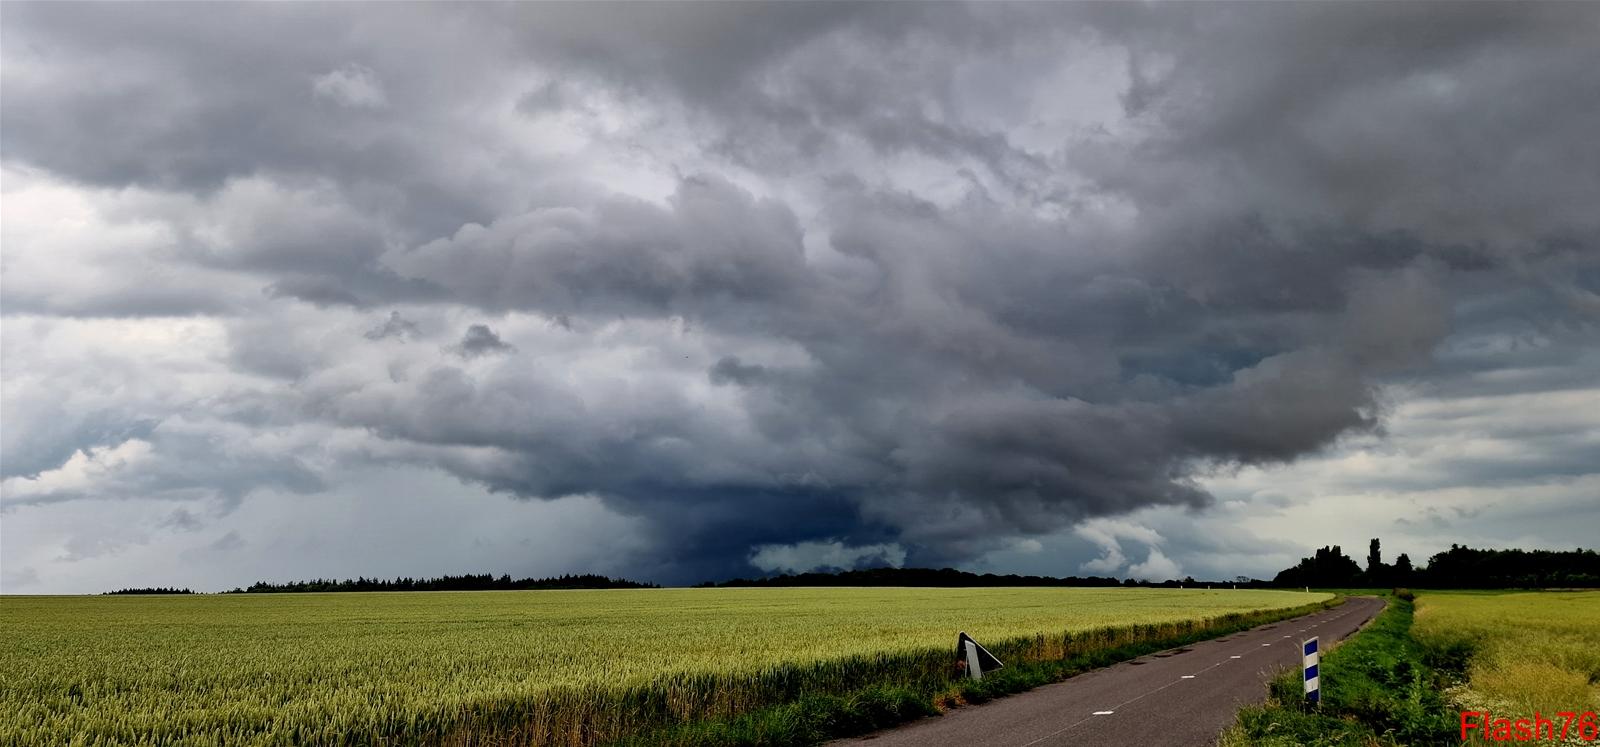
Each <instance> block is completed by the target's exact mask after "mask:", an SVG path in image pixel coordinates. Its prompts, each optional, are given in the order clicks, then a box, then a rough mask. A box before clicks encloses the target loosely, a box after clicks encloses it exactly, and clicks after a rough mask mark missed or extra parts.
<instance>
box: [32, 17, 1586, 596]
mask: <svg viewBox="0 0 1600 747" xmlns="http://www.w3.org/2000/svg"><path fill="white" fill-rule="evenodd" d="M616 10H617V9H616V8H615V7H614V6H606V7H597V6H587V5H566V4H532V5H517V6H477V5H474V6H404V7H400V6H396V7H391V8H386V9H385V10H384V11H383V12H381V13H379V12H374V9H373V8H370V7H362V6H355V5H347V6H323V7H318V8H306V7H297V8H292V9H290V8H283V7H269V6H237V5H235V6H190V5H183V6H168V5H154V4H138V5H125V6H104V5H79V4H71V5H35V4H22V3H12V4H7V5H6V7H5V9H4V14H5V23H4V32H3V34H4V47H5V56H6V61H7V64H6V66H5V71H4V73H3V76H4V78H3V87H4V91H5V106H4V108H3V111H0V128H3V131H4V138H3V151H0V153H3V157H4V160H5V163H6V164H7V165H8V168H12V169H14V170H17V172H18V173H26V174H29V175H32V177H33V178H39V179H49V180H54V181H56V182H59V183H63V184H68V185H72V186H73V187H75V188H79V189H85V190H98V191H99V192H97V194H102V195H107V194H122V195H124V196H122V197H117V198H115V200H114V201H113V202H114V204H111V206H110V207H107V208H104V209H103V210H102V212H103V213H104V214H105V215H106V216H108V217H107V218H106V220H107V221H108V222H110V223H111V224H116V225H133V224H138V225H156V224H159V225H162V226H165V228H163V229H162V231H164V233H161V234H160V236H159V239H151V240H150V242H151V243H149V244H141V245H140V246H144V247H145V248H144V249H138V250H134V249H130V250H129V251H145V252H147V258H146V260H145V261H147V262H149V263H152V265H158V266H159V267H160V268H161V271H160V273H155V274H151V275H149V276H138V277H129V276H126V275H120V274H117V273H111V272H107V273H93V272H88V271H87V270H86V271H84V273H82V274H81V276H75V277H73V278H69V279H61V280H59V282H60V283H61V284H62V285H61V287H59V288H57V287H53V286H51V285H50V283H51V282H57V279H56V278H55V276H50V277H44V276H40V277H38V278H32V277H29V276H27V275H26V274H23V275H21V276H19V274H18V271H8V274H7V275H6V276H5V279H4V283H5V287H4V292H5V295H6V299H7V301H6V308H5V313H6V314H11V315H35V316H43V317H59V318H63V319H78V318H95V319H102V318H128V319H137V318H152V317H157V316H159V317H184V316H196V317H209V318H216V319H221V320H223V321H224V322H225V324H226V326H227V330H228V335H229V341H228V347H229V350H230V351H231V354H230V355H231V357H229V358H228V365H229V366H230V367H231V369H232V370H233V371H235V372H238V373H240V374H241V375H244V374H248V378H247V379H242V381H243V382H244V383H238V384H236V385H230V386H227V387H223V389H224V390H225V391H222V392H220V393H218V394H216V395H215V396H210V398H209V399H207V400H205V401H204V402H195V403H191V404H190V405H188V407H190V408H191V409H190V410H189V411H186V412H190V413H192V411H193V410H194V409H199V410H203V411H204V412H205V413H206V414H207V416H209V417H212V418H215V420H216V421H217V422H218V423H220V424H221V425H218V426H217V427H218V428H228V429H242V430H244V431H252V430H253V431H262V432H265V431H268V430H270V429H273V428H295V427H302V426H305V427H311V426H315V427H325V428H329V429H334V430H336V431H338V432H341V433H356V434H362V435H363V437H364V438H370V439H373V440H374V441H375V442H379V443H381V444H382V445H383V446H382V448H383V449H387V450H386V451H384V452H383V454H384V455H383V457H382V458H383V459H389V460H398V461H404V462H409V463H413V464H417V465H422V466H425V467H428V468H432V469H438V470H444V471H446V472H448V473H450V474H453V475H455V476H458V477H459V478H461V479H463V480H465V481H468V482H471V483H475V484H481V485H484V486H487V487H489V488H490V489H492V490H495V491H501V492H503V493H505V494H506V495H507V496H508V499H527V500H546V499H555V498H560V497H563V496H572V495H591V496H596V497H598V498H599V499H600V500H601V501H603V502H604V503H605V505H606V506H608V507H609V508H611V509H612V510H613V511H615V512H618V513H621V514H624V515H626V516H630V517H634V518H636V519H639V520H641V523H640V524H639V526H640V527H642V529H641V530H640V531H642V532H644V533H645V535H646V536H645V540H646V541H645V543H644V544H643V545H642V547H644V548H645V549H643V550H640V551H639V554H638V556H637V557H635V558H633V559H632V560H630V561H629V562H630V563H632V564H633V566H632V567H633V568H634V569H635V572H636V573H640V574H643V575H644V576H646V577H648V578H650V579H651V580H657V581H666V582H676V581H686V580H687V581H697V580H701V579H704V578H720V577H727V576H732V575H749V573H750V570H751V568H750V560H751V557H752V554H753V553H755V552H756V550H757V548H762V547H770V546H784V545H800V544H802V543H837V546H842V547H844V548H846V549H848V548H860V547H881V546H885V545H898V546H899V547H901V548H903V549H904V550H905V553H906V556H905V561H904V562H906V563H909V564H914V565H940V564H946V563H961V562H964V561H967V560H970V559H972V558H975V557H978V556H980V555H982V554H983V553H986V552H990V551H993V550H995V549H997V548H1001V547H1004V546H1007V544H1008V543H1010V542H1013V541H1015V540H1017V539H1019V538H1027V537H1030V536H1037V535H1043V534H1046V533H1050V532H1056V531H1060V530H1062V529H1064V528H1067V527H1071V526H1073V525H1075V524H1077V523H1079V522H1081V521H1084V520H1086V519H1092V518H1095V517H1112V516H1119V515H1123V514H1127V513H1129V512H1131V511H1135V510H1137V509H1141V508H1145V507H1150V506H1187V507H1197V508H1198V507H1205V506H1207V505H1209V504H1210V503H1211V501H1212V499H1211V496H1209V495H1208V494H1207V492H1206V491H1205V490H1204V489H1202V488H1201V487H1200V485H1199V483H1198V480H1199V479H1200V478H1201V477H1203V476H1205V475H1208V474H1213V473H1215V472H1217V471H1226V470H1229V469H1232V468H1236V467H1238V466H1241V465H1269V464H1279V463H1286V462H1291V461H1293V460H1296V459H1297V458H1300V457H1302V456H1305V455H1308V454H1313V453H1317V452H1319V451H1321V450H1324V449H1326V448H1328V447H1330V446H1331V445H1333V444H1335V443H1336V442H1338V440H1339V439H1340V438H1341V437H1346V436H1349V435H1352V434H1360V433H1366V432H1372V431H1374V430H1376V429H1379V428H1380V427H1381V424H1382V422H1383V416H1384V413H1385V408H1386V406H1387V403H1386V402H1385V401H1383V399H1382V398H1381V397H1380V396H1379V394H1378V392H1379V385H1380V384H1382V383H1383V382H1385V381H1389V380H1393V379H1395V378H1403V377H1415V378H1418V379H1422V380H1437V381H1443V382H1448V381H1449V380H1450V377H1451V376H1452V375H1454V374H1455V373H1457V372H1458V371H1459V370H1461V369H1464V368H1466V367H1469V366H1471V365H1472V362H1471V361H1470V360H1464V359H1463V360H1455V359H1450V358H1448V357H1441V356H1438V355H1436V351H1437V349H1438V347H1439V346H1440V344H1441V343H1442V342H1443V341H1444V340H1446V339H1447V338H1448V337H1449V336H1450V335H1452V334H1459V333H1461V332H1462V331H1463V330H1467V331H1470V330H1471V329H1473V328H1475V326H1476V325H1483V326H1485V327H1486V328H1487V327H1490V326H1492V325H1494V324H1498V323H1500V322H1501V321H1502V320H1504V319H1507V318H1520V319H1526V320H1533V322H1530V323H1534V324H1537V325H1540V329H1541V331H1542V333H1543V334H1545V335H1546V337H1547V338H1551V339H1558V340H1566V341H1569V342H1572V345H1570V346H1569V348H1571V347H1577V348H1582V347H1583V346H1589V347H1590V348H1592V346H1593V344H1594V340H1595V319H1596V313H1597V311H1600V300H1597V299H1600V296H1597V295H1596V293H1597V292H1600V262H1597V259H1596V257H1597V255H1596V247H1597V242H1600V210H1596V207H1595V206H1596V205H1600V148H1596V146H1595V143H1594V133H1595V132H1600V75H1597V74H1596V72H1595V71H1596V70H1600V45H1597V44H1596V43H1595V39H1596V38H1597V33H1600V7H1596V6H1592V5H1582V4H1537V5H1502V4H1496V3H1472V4H1464V5H1448V4H1439V3H1428V4H1408V3H1398V4H1381V5H1380V4H1360V5H1351V4H1337V5H1334V4H1295V5H1259V4H1250V5H1222V6H1217V5H1193V6H1191V5H1156V6H1145V5H1121V6H1106V5H1037V4H1024V5H1007V4H980V5H974V6H963V5H953V4H937V5H932V4H930V5H911V4H875V5H854V4H821V5H803V6H802V5H789V4H765V5H726V4H697V5H679V4H651V5H647V6H637V7H630V8H629V11H630V12H627V13H619V12H615V11H616ZM563 138H565V139H563ZM567 140H572V141H574V142H579V143H581V146H571V147H570V148H567V150H562V149H561V148H558V147H556V146H555V145H549V146H548V147H545V145H547V144H549V143H556V142H563V143H564V142H567ZM530 143H533V144H534V145H529V144H530ZM535 146H538V147H535ZM562 147H566V146H562ZM640 153H643V154H646V155H638V154H640ZM597 163H603V164H606V165H605V166H604V167H603V168H602V166H597V165H596V164H597ZM641 163H644V164H645V165H644V166H640V165H639V164H641ZM628 169H636V171H628ZM128 194H137V195H142V196H141V197H129V196H126V195H128ZM105 199H107V200H113V198H111V197H106V198H105ZM8 213H9V211H8ZM8 217H9V215H8ZM130 230H131V229H130ZM140 235H141V236H142V235H143V234H140ZM141 240H142V239H141ZM7 243H8V245H9V244H11V243H12V242H11V241H10V240H8V242H7ZM7 251H8V254H10V253H12V252H13V251H17V252H20V251H22V250H13V249H12V247H11V246H8V247H7ZM217 277H221V278H231V279H235V280H238V281H239V282H240V287H244V288H247V289H248V290H249V292H248V293H238V292H233V291H225V290H224V289H223V288H222V286H219V285H217V284H216V283H215V282H213V281H211V280H208V278H217ZM135 286H136V290H137V291H138V292H133V289H135ZM85 288H87V290H84V289H85ZM1490 303H1496V304H1500V305H1499V306H1498V307H1497V310H1496V311H1493V312H1489V313H1486V312H1483V311H1482V309H1483V304H1490ZM397 308H403V309H404V310H405V311H404V312H403V313H402V312H401V311H396V310H395V309H397ZM291 314H292V315H294V316H293V319H294V320H295V321H290V316H289V315H291ZM351 315H355V316H357V317H359V319H360V322H359V324H357V325H355V326H351V325H350V324H347V323H345V322H344V321H335V320H343V319H346V318H348V317H349V316H351ZM305 320H310V321H305ZM318 320H323V321H318ZM530 320H535V321H537V322H538V323H539V324H538V325H533V324H532V322H530ZM301 324H310V325H313V326H316V325H319V324H321V325H324V327H325V329H322V331H320V332H317V334H316V335H314V336H311V335H310V332H309V331H308V330H306V329H305V328H301V327H297V328H296V329H297V331H296V332H293V333H290V332H288V331H286V330H288V328H289V327H290V326H293V325H301ZM540 325H542V326H540ZM463 330H464V331H463ZM313 339H314V342H312V341H308V340H313ZM330 340H332V342H330ZM1574 341H1575V342H1574ZM411 342H419V343H420V344H409V343H411ZM313 348H314V350H313ZM341 348H342V349H343V350H340V349H341ZM10 356H11V357H10V358H8V360H7V361H6V365H7V367H8V373H9V372H10V371H11V370H13V369H16V368H18V367H27V366H30V365H32V361H31V359H30V358H29V356H28V354H27V352H26V351H22V352H13V353H10ZM358 360H359V361H381V362H377V363H372V364H370V365H368V364H366V363H362V364H360V365H357V364H355V363H351V362H350V361H358ZM1591 363H1592V361H1591ZM40 365H43V364H40ZM1569 370H1570V369H1569ZM1591 373H1592V371H1591ZM8 401H9V400H8ZM151 407H155V406H154V405H151ZM28 412H29V413H36V414H38V417H39V418H40V419H41V422H43V421H44V420H50V421H51V422H52V425H50V427H48V428H44V427H43V426H41V429H40V430H37V431H34V432H33V434H31V435H33V436H34V438H31V439H26V443H24V442H23V441H15V440H13V439H12V437H11V435H10V433H9V432H8V434H7V438H6V460H5V461H6V466H5V472H6V475H7V476H13V477H15V476H22V477H29V476H33V475H37V474H39V473H40V472H43V471H47V470H49V469H53V468H56V467H59V466H60V465H61V464H63V463H64V462H65V461H66V459H67V457H68V456H69V455H71V454H73V453H75V452H77V451H78V450H81V449H91V448H94V447H109V446H113V445H115V444H117V443H123V442H125V441H127V439H128V438H130V437H132V436H130V435H129V434H131V433H134V432H137V434H138V435H139V437H140V438H142V439H143V440H144V441H147V442H149V443H151V444H152V446H151V449H152V454H151V456H149V457H148V458H143V460H142V461H138V462H137V464H135V462H134V461H129V462H128V464H129V465H133V466H128V467H125V468H118V469H119V470H121V471H115V470H109V468H108V471H107V472H106V474H107V475H110V477H107V478H106V480H107V482H105V483H104V484H101V485H99V486H98V487H97V488H96V489H97V490H99V491H100V493H101V494H102V495H104V494H108V493H109V494H126V495H127V496H129V497H137V496H140V495H150V494H152V493H160V492H161V491H170V490H184V491H200V490H206V489H212V490H215V491H217V492H218V494H220V495H223V496H224V497H225V499H226V500H229V501H237V500H242V499H245V498H244V496H247V495H248V494H249V492H250V491H251V490H252V489H254V488H255V487H261V486H272V485H277V486H289V488H290V489H292V490H296V491H316V490H318V489H319V488H320V483H319V480H318V477H317V473H318V471H319V470H322V469H333V468H334V467H332V466H330V465H331V464H334V463H337V462H339V461H340V460H344V459H357V458H364V459H372V458H376V457H373V456H372V455H371V452H372V451H373V450H377V449H379V448H380V447H377V446H374V447H371V448H370V449H368V450H366V451H361V450H359V449H352V450H351V451H348V452H340V453H338V454H331V455H330V453H328V452H327V451H320V452H319V451H317V450H316V449H310V450H307V449H306V448H302V449H300V450H298V451H294V452H293V453H274V452H273V451H272V448H273V446H272V444H271V443H269V442H266V441H260V442H252V444H253V445H252V446H251V448H248V449H242V450H233V451H229V452H228V453H227V454H226V460H225V461H222V462H219V461H218V457H217V456H216V455H215V454H214V453H213V452H212V451H208V450H209V449H216V448H220V447H216V446H215V444H216V443H217V442H216V441H215V440H214V439H213V440H207V439H206V438H205V436H204V435H203V434H199V433H193V432H188V431H183V432H179V433H177V434H176V435H174V434H173V432H172V431H171V426H170V424H171V423H173V422H176V421H175V420H171V421H169V420H167V419H175V418H179V417H180V416H182V415H183V414H184V413H179V412H165V413H163V412H161V411H159V408H157V409H154V410H152V409H149V408H146V409H145V410H140V411H134V412H127V413H125V412H121V411H119V409H118V407H117V406H116V405H115V404H114V403H112V404H106V403H102V404H100V405H97V406H96V409H93V410H90V411H84V412H64V411H63V412H51V411H48V408H46V409H37V408H35V409H33V410H29V411H28ZM17 414H18V417H21V416H22V414H24V413H21V411H20V410H19V412H18V413H17ZM11 415H12V413H8V419H9V417H10V416H11ZM47 415H48V416H51V417H48V418H47V417H46V416H47ZM164 422H165V423H168V425H166V426H163V425H158V424H159V423H164ZM7 430H8V431H16V430H17V429H16V428H15V427H11V428H8V429H7ZM230 432H231V431H230ZM329 448H331V447H329ZM355 452H360V456H359V457H357V456H351V454H352V453H355ZM162 460H183V461H182V462H181V463H182V464H190V465H192V464H204V465H211V466H207V467H206V468H205V469H199V470H186V469H181V468H179V467H178V466H177V465H178V464H179V463H178V462H176V461H174V462H171V463H166V462H163V461H162ZM218 464H224V465H226V467H225V468H224V467H218V466H215V465H218ZM113 472H114V473H115V474H113ZM96 474H100V473H96ZM118 491H121V492H120V493H119V492H118ZM73 496H74V494H73V493H72V492H71V490H70V489H67V488H63V489H61V490H58V491H55V492H45V493H38V494H32V495H31V497H30V496H24V497H17V496H12V497H11V498H10V499H9V500H12V501H21V502H27V501H36V502H45V501H52V500H67V499H71V498H72V497H73ZM236 539H237V538H236ZM843 557H850V558H853V557H860V558H863V559H869V558H870V559H871V560H873V561H874V562H878V561H881V560H882V558H883V557H884V555H883V554H882V553H881V552H877V551H873V552H870V553H868V552H860V553H855V554H853V555H852V554H850V553H849V552H846V553H845V554H844V556H843ZM1068 570H1071V569H1068Z"/></svg>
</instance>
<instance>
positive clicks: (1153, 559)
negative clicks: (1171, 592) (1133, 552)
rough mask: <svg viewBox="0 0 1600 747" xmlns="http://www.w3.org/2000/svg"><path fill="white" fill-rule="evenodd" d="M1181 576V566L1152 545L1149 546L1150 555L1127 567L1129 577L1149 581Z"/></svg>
mask: <svg viewBox="0 0 1600 747" xmlns="http://www.w3.org/2000/svg"><path fill="white" fill-rule="evenodd" d="M1182 576H1183V567H1182V566H1180V565H1178V564H1177V562H1175V561H1173V560H1172V559H1171V558H1168V557H1167V556H1166V555H1163V554H1162V553H1161V551H1160V550H1158V549H1156V548H1154V547H1152V548H1150V555H1149V556H1148V557H1146V558H1145V561H1144V562H1143V563H1136V564H1134V565H1133V566H1131V567H1130V568H1128V577H1129V578H1138V579H1145V580H1149V581H1167V580H1171V579H1175V578H1181V577H1182Z"/></svg>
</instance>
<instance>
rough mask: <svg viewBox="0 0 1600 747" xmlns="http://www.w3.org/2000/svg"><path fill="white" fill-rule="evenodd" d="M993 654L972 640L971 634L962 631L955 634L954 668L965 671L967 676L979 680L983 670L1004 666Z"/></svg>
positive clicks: (989, 670) (988, 670)
mask: <svg viewBox="0 0 1600 747" xmlns="http://www.w3.org/2000/svg"><path fill="white" fill-rule="evenodd" d="M1004 666H1005V665H1004V664H1001V663H1000V660H999V659H996V658H995V657H994V654H991V653H989V651H988V649H985V648H984V647H983V646H981V645H979V644H978V642H977V641H974V640H972V636H969V635H967V634H966V633H965V632H962V633H961V634H960V635H958V636H956V670H957V671H958V672H965V673H966V675H967V677H968V678H971V679H975V680H981V679H983V673H984V672H992V671H994V670H996V669H1000V668H1001V667H1004Z"/></svg>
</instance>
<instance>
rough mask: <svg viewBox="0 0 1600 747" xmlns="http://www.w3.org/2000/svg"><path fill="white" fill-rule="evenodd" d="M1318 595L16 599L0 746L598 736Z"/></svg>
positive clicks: (815, 593) (6, 606)
mask: <svg viewBox="0 0 1600 747" xmlns="http://www.w3.org/2000/svg"><path fill="white" fill-rule="evenodd" d="M1327 597H1328V595H1325V594H1301V593H1296V592H1281V591H1244V590H1239V591H1235V590H1227V591H1220V590H1219V591H1204V590H1162V589H859V588H856V589H659V590H628V591H545V592H460V593H452V592H434V593H393V594H285V595H227V596H195V597H186V596H173V597H7V598H6V599H5V600H4V602H3V603H0V641H4V643H3V644H0V645H3V649H0V744H67V743H72V744H85V745H88V744H108V743H130V742H156V743H184V744H215V743H218V742H226V743H228V744H241V743H251V744H266V743H284V742H301V743H318V744H328V743H363V744H365V743H371V742H373V741H390V742H418V741H421V742H434V741H456V742H462V741H484V740H485V739H486V738H487V740H488V741H491V742H496V741H498V742H511V741H518V740H523V741H526V740H529V739H535V740H538V741H549V742H556V743H564V744H593V743H596V742H600V741H604V740H605V739H608V738H611V737H615V736H618V735H625V734H629V733H638V732H639V731H640V730H641V729H645V728H649V727H652V726H659V725H661V724H670V723H675V722H681V721H684V720H692V719H703V718H713V717H722V716H726V715H729V714H737V713H741V712H745V711H748V710H750V709H753V708H759V707H762V706H765V705H770V704H773V703H776V702H784V701H785V700H787V699H792V698H794V697H797V696H798V695H801V694H805V693H810V692H819V691H839V692H843V691H848V690H850V689H852V688H858V687H863V686H866V685H869V684H874V683H879V682H882V681H884V680H886V679H887V680H891V681H896V682H904V683H909V684H912V685H916V686H919V687H923V688H930V687H938V686H939V683H941V682H948V680H949V678H950V677H951V672H950V660H951V651H952V650H953V644H954V639H955V634H956V632H957V631H958V630H966V631H968V632H969V633H971V634H972V635H973V636H975V637H976V638H977V639H978V640H979V641H981V642H983V643H985V644H988V645H989V646H990V648H991V650H994V651H995V653H997V654H998V655H1000V656H1001V657H1002V658H1003V659H1004V658H1006V657H1012V659H1013V660H1016V659H1028V658H1035V659H1044V658H1049V657H1060V656H1062V655H1063V654H1064V653H1065V652H1067V651H1068V650H1082V649H1087V648H1091V647H1094V646H1101V647H1105V646H1110V645H1116V644H1118V643H1119V642H1122V643H1126V642H1128V641H1136V640H1150V639H1155V638H1158V637H1160V636H1170V635H1173V634H1187V633H1192V632H1195V631H1197V630H1199V629H1200V628H1201V627H1202V626H1203V625H1204V623H1203V622H1202V621H1204V620H1208V619H1209V620H1217V619H1220V618H1224V617H1225V616H1227V615H1229V614H1231V613H1242V612H1246V611H1251V610H1262V609H1283V608H1288V607H1295V606H1300V605H1305V604H1308V603H1313V602H1316V601H1319V600H1322V599H1326V598H1327ZM1113 628H1114V629H1116V630H1115V632H1111V631H1109V630H1108V629H1113ZM1097 629H1098V630H1097Z"/></svg>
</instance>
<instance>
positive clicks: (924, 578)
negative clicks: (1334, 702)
mask: <svg viewBox="0 0 1600 747" xmlns="http://www.w3.org/2000/svg"><path fill="white" fill-rule="evenodd" d="M1207 583H1208V582H1204V581H1195V580H1194V579H1193V578H1186V579H1183V580H1181V581H1180V580H1173V581H1161V582H1151V581H1136V580H1134V579H1131V578H1130V579H1127V580H1125V581H1119V580H1117V579H1115V578H1107V577H1103V576H1063V577H1060V578H1057V577H1054V576H1018V575H1016V574H1007V575H1004V576H1002V575H997V574H994V573H982V574H979V573H972V572H969V571H958V570H956V569H954V568H938V569H934V568H867V569H863V570H855V571H836V572H831V573H799V574H787V573H786V574H782V575H778V576H771V577H767V578H755V579H750V578H736V579H733V580H731V581H722V582H720V583H717V582H711V581H707V582H705V583H702V584H697V588H706V587H737V586H922V587H974V586H977V587H983V586H1088V587H1107V586H1157V587H1170V588H1177V587H1179V586H1199V585H1205V584H1207ZM1209 583H1214V584H1217V585H1222V584H1225V583H1233V582H1222V581H1217V582H1209Z"/></svg>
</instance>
